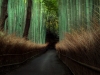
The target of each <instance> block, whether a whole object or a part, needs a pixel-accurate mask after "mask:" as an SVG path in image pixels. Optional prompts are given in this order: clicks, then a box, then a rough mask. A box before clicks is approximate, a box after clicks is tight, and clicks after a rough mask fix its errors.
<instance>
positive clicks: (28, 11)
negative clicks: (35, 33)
mask: <svg viewBox="0 0 100 75" xmlns="http://www.w3.org/2000/svg"><path fill="white" fill-rule="evenodd" d="M31 6H32V0H28V8H27V17H26V25H25V29H24V33H23V37H24V38H26V39H27V37H28V32H29V27H30V20H31Z"/></svg>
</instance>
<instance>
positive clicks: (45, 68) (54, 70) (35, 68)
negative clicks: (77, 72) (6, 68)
mask: <svg viewBox="0 0 100 75" xmlns="http://www.w3.org/2000/svg"><path fill="white" fill-rule="evenodd" d="M6 75H73V74H72V73H71V71H70V70H69V68H68V67H66V65H65V64H63V63H62V61H61V60H60V59H59V58H58V56H57V53H56V50H53V49H51V50H48V51H47V52H46V53H44V54H42V55H40V56H38V57H36V58H33V59H31V60H30V61H28V62H27V63H26V64H24V65H22V66H20V67H19V68H17V69H15V70H12V71H10V72H9V73H7V74H6Z"/></svg>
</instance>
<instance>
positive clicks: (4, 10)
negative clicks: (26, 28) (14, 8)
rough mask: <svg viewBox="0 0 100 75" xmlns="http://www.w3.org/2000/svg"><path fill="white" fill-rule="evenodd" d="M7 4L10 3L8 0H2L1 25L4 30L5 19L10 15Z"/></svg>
mask: <svg viewBox="0 0 100 75" xmlns="http://www.w3.org/2000/svg"><path fill="white" fill-rule="evenodd" d="M7 4H8V0H3V2H2V7H1V9H2V12H1V14H2V16H1V17H0V27H1V29H2V30H3V29H4V24H5V20H6V18H7V17H8V14H7Z"/></svg>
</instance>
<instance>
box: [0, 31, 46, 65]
mask: <svg viewBox="0 0 100 75" xmlns="http://www.w3.org/2000/svg"><path fill="white" fill-rule="evenodd" d="M46 47H47V44H36V43H33V42H31V41H29V40H25V39H24V38H19V37H16V36H15V35H14V34H12V35H8V34H7V33H4V32H2V31H0V66H2V65H7V64H13V63H18V62H23V61H24V60H26V59H28V58H30V57H32V56H35V55H37V54H40V53H42V52H44V51H45V50H46Z"/></svg>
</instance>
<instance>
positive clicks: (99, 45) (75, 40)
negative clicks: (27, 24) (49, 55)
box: [56, 27, 100, 75]
mask: <svg viewBox="0 0 100 75" xmlns="http://www.w3.org/2000/svg"><path fill="white" fill-rule="evenodd" d="M56 49H57V51H58V55H59V57H60V58H61V59H62V60H63V62H64V63H65V64H66V65H67V66H68V67H69V68H70V69H71V70H72V71H73V72H74V74H75V75H100V72H99V73H97V72H96V71H93V70H90V69H88V68H86V67H84V66H82V65H79V64H77V63H75V62H73V61H72V60H70V59H69V58H67V57H65V56H68V57H70V58H73V59H75V60H77V61H79V62H82V63H85V64H88V65H90V66H94V67H97V68H99V69H100V27H97V28H91V30H90V31H88V30H84V29H82V30H80V31H74V32H72V33H66V35H65V38H64V39H63V40H62V41H60V42H59V43H57V44H56ZM63 55H65V56H63Z"/></svg>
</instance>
